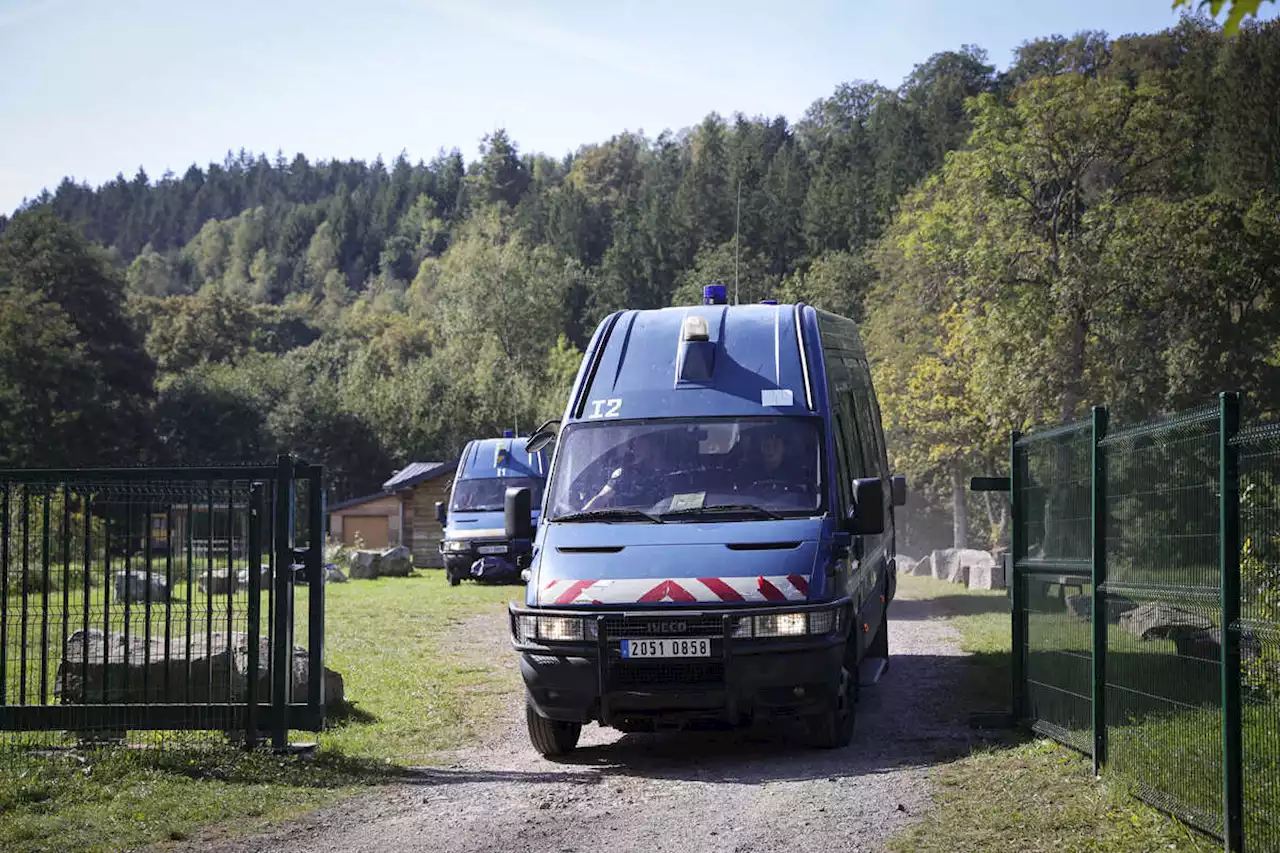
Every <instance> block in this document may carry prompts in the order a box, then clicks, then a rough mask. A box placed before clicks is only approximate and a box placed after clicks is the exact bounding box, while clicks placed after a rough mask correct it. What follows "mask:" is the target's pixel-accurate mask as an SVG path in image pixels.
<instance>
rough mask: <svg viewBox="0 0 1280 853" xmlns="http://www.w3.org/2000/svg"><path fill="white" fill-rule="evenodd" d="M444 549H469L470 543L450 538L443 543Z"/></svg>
mask: <svg viewBox="0 0 1280 853" xmlns="http://www.w3.org/2000/svg"><path fill="white" fill-rule="evenodd" d="M444 549H445V550H446V551H470V550H471V543H470V542H463V541H462V540H460V539H450V540H448V541H447V542H445V543H444Z"/></svg>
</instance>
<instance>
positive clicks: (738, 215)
mask: <svg viewBox="0 0 1280 853" xmlns="http://www.w3.org/2000/svg"><path fill="white" fill-rule="evenodd" d="M741 224H742V179H741V178H739V179H738V207H737V209H736V211H735V212H734V214H733V304H734V305H737V304H738V228H739V226H741Z"/></svg>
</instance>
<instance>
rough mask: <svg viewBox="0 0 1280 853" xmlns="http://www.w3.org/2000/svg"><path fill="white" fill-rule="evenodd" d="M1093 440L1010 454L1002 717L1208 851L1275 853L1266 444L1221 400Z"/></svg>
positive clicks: (1077, 434)
mask: <svg viewBox="0 0 1280 853" xmlns="http://www.w3.org/2000/svg"><path fill="white" fill-rule="evenodd" d="M1109 427H1110V425H1109V423H1108V417H1107V411H1106V409H1104V408H1098V409H1095V410H1094V413H1093V418H1092V420H1091V421H1089V422H1085V423H1079V424H1072V425H1067V426H1063V427H1059V428H1057V429H1053V430H1048V431H1045V432H1040V433H1035V434H1032V435H1027V436H1020V435H1017V434H1015V435H1014V436H1013V438H1012V442H1011V444H1012V447H1011V467H1012V477H1011V481H1010V483H1009V487H1010V490H1011V494H1012V513H1013V523H1012V534H1013V535H1012V543H1011V545H1012V548H1011V552H1012V553H1011V558H1012V562H1013V572H1012V580H1013V584H1012V590H1011V594H1012V597H1013V649H1014V655H1013V670H1014V705H1015V707H1014V711H1015V715H1016V716H1017V717H1018V718H1019V719H1021V720H1023V721H1024V722H1026V723H1028V724H1030V725H1031V726H1032V727H1033V728H1034V729H1035V730H1037V731H1039V732H1042V733H1044V734H1046V735H1049V736H1051V737H1053V738H1055V739H1057V740H1059V741H1061V742H1063V743H1066V744H1068V745H1070V746H1073V747H1075V748H1077V749H1080V750H1081V751H1083V752H1085V753H1087V754H1090V755H1092V756H1093V758H1094V764H1095V768H1096V769H1097V770H1098V771H1099V772H1102V771H1104V770H1105V771H1107V772H1114V773H1118V774H1121V775H1123V776H1124V777H1126V778H1128V779H1130V780H1132V781H1133V783H1134V784H1135V786H1136V788H1137V790H1138V792H1139V794H1140V795H1141V796H1142V797H1144V798H1145V799H1147V800H1148V801H1149V802H1151V803H1153V804H1155V805H1157V806H1160V807H1162V808H1164V809H1166V810H1168V811H1170V812H1172V813H1174V814H1176V815H1177V816H1178V817H1180V818H1181V819H1183V820H1184V821H1186V822H1188V823H1190V824H1192V825H1194V826H1196V827H1198V828H1200V829H1201V830H1203V831H1205V832H1208V833H1211V834H1213V835H1216V836H1218V837H1220V838H1222V839H1223V841H1224V846H1225V848H1226V849H1228V850H1249V851H1277V850H1280V426H1276V425H1256V426H1247V427H1245V428H1241V423H1240V402H1239V397H1238V395H1236V394H1223V395H1222V396H1221V398H1220V400H1219V404H1218V405H1217V406H1212V407H1209V408H1205V409H1201V410H1197V411H1193V412H1188V413H1185V414H1183V415H1180V416H1177V417H1173V418H1169V419H1166V420H1161V421H1157V422H1152V423H1146V424H1140V425H1137V426H1133V427H1129V428H1124V429H1110V428H1109ZM1224 628H1225V630H1224Z"/></svg>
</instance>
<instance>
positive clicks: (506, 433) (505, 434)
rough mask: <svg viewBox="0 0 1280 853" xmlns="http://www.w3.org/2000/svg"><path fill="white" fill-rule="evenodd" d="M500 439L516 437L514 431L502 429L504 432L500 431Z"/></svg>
mask: <svg viewBox="0 0 1280 853" xmlns="http://www.w3.org/2000/svg"><path fill="white" fill-rule="evenodd" d="M502 437H503V438H515V437H516V433H515V430H511V429H504V430H503V431H502Z"/></svg>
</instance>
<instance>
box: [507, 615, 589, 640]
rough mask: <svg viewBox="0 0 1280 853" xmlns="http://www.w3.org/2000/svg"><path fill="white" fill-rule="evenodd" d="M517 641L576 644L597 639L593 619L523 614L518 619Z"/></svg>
mask: <svg viewBox="0 0 1280 853" xmlns="http://www.w3.org/2000/svg"><path fill="white" fill-rule="evenodd" d="M516 631H517V632H518V636H517V637H516V639H517V640H518V641H519V642H522V643H533V642H547V643H574V642H578V643H580V642H582V641H584V640H594V639H595V638H596V623H595V619H593V618H586V619H584V618H582V617H580V616H535V615H533V614H528V613H522V614H520V615H519V616H517V617H516Z"/></svg>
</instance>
